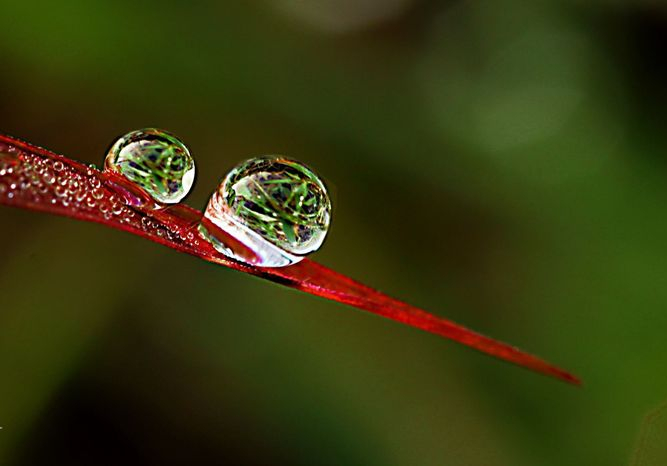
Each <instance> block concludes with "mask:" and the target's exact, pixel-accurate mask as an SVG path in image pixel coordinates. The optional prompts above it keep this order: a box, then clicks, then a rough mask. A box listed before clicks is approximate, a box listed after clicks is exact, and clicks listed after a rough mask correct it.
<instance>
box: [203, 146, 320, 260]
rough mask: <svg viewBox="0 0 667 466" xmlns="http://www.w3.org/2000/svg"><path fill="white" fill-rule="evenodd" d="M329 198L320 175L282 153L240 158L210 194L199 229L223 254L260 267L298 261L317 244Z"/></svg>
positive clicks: (313, 249) (315, 247) (312, 250)
mask: <svg viewBox="0 0 667 466" xmlns="http://www.w3.org/2000/svg"><path fill="white" fill-rule="evenodd" d="M330 219H331V201H330V199H329V195H328V193H327V190H326V188H325V186H324V183H322V181H321V180H320V179H319V177H318V176H317V175H316V174H315V173H313V171H312V170H310V169H309V168H308V167H306V166H305V165H303V164H301V163H299V162H295V161H293V160H289V159H285V158H283V157H263V158H256V159H251V160H247V161H245V162H243V163H242V164H240V165H238V166H237V167H236V168H234V169H233V170H232V171H231V172H229V174H228V175H227V176H226V177H225V179H224V180H223V182H222V184H221V185H220V186H219V187H218V189H217V190H216V191H215V192H214V193H213V195H212V196H211V199H210V201H209V203H208V206H207V208H206V211H205V212H204V218H203V220H202V223H201V225H200V227H199V231H200V233H201V234H202V236H203V237H204V238H205V239H207V240H208V241H210V242H211V244H213V246H214V247H215V248H216V249H217V250H218V251H220V252H222V253H223V254H226V255H228V256H230V257H233V258H234V259H237V260H240V261H243V262H247V263H251V264H254V265H259V266H262V267H284V266H287V265H291V264H294V263H296V262H299V261H300V260H301V259H303V258H304V256H305V255H307V254H309V253H311V252H314V251H316V250H317V249H319V247H320V246H321V245H322V242H323V241H324V238H325V236H326V234H327V230H328V229H329V221H330Z"/></svg>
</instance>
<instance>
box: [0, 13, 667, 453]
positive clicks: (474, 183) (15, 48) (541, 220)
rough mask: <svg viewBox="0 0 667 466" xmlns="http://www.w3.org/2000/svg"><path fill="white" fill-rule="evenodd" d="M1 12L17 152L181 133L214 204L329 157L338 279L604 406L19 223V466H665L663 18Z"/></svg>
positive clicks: (220, 277) (19, 219)
mask: <svg viewBox="0 0 667 466" xmlns="http://www.w3.org/2000/svg"><path fill="white" fill-rule="evenodd" d="M0 6H1V13H0V14H1V17H2V25H1V26H0V131H2V132H4V133H7V134H12V135H14V136H17V137H21V138H23V139H26V140H28V141H30V142H33V143H35V144H39V145H42V146H45V147H47V148H50V149H52V150H54V151H56V152H60V153H64V154H66V155H68V156H70V157H72V158H76V159H79V160H83V161H85V162H89V163H98V164H99V163H100V162H101V160H102V159H103V157H104V153H105V151H106V149H107V147H108V146H109V145H110V144H111V142H112V141H113V140H114V138H115V137H117V136H118V135H120V134H123V133H125V132H127V131H129V130H132V129H137V128H142V127H149V126H155V127H162V128H165V129H168V130H170V131H172V132H174V133H175V134H177V135H179V136H180V137H181V138H182V139H183V140H184V141H185V142H186V143H187V144H188V145H189V147H190V148H191V150H192V152H193V154H194V155H195V157H196V160H197V164H198V180H197V184H196V186H195V189H194V192H193V193H192V194H191V196H190V197H189V198H188V200H187V202H188V203H189V204H190V205H192V206H196V207H199V208H203V207H204V205H205V204H206V201H207V199H208V196H209V194H210V192H211V191H212V190H213V189H214V187H215V186H216V184H217V183H218V181H219V179H220V178H221V177H222V176H224V174H225V173H226V172H227V170H229V169H230V168H231V167H232V166H233V165H234V164H236V163H237V162H239V161H240V160H242V159H245V158H247V157H251V156H254V155H260V154H270V153H283V154H287V155H289V156H291V157H294V158H297V159H300V160H303V161H304V162H306V163H308V164H310V165H311V166H313V167H315V168H316V170H317V171H319V172H320V173H321V174H322V175H323V176H324V178H325V179H326V180H327V182H328V183H329V186H330V187H331V188H332V191H333V196H334V203H335V211H334V221H333V226H332V229H331V231H330V236H329V239H328V240H327V243H326V244H325V247H324V248H323V249H322V250H321V251H320V252H319V253H318V254H317V256H316V259H317V260H318V261H320V262H322V263H324V264H326V265H328V266H331V267H333V268H334V269H337V270H339V271H341V272H343V273H346V274H349V275H351V276H353V277H355V278H357V279H359V280H362V281H364V282H366V283H368V284H370V285H372V286H375V287H377V288H379V289H381V290H384V291H386V292H389V293H390V294H392V295H394V296H397V297H399V298H402V299H404V300H406V301H409V302H411V303H414V304H417V305H420V306H422V307H424V308H425V309H428V310H431V311H433V312H435V313H438V314H440V315H442V316H446V317H450V318H453V319H454V320H457V321H459V322H461V323H464V324H467V325H469V326H471V327H473V328H475V329H477V330H480V331H483V332H485V333H487V334H490V335H491V336H494V337H497V338H500V339H503V340H506V341H509V342H512V343H514V344H517V345H518V346H520V347H522V348H525V349H528V350H530V351H532V352H535V353H537V354H539V355H542V356H544V357H546V358H547V359H549V360H551V361H553V362H555V363H558V364H561V365H562V366H564V367H566V368H568V369H571V370H572V371H574V372H575V373H577V374H578V375H580V376H581V377H582V378H583V379H584V382H585V386H584V388H582V389H577V388H573V387H571V386H567V385H565V384H562V383H559V382H557V381H554V380H551V379H547V378H545V377H542V376H538V375H535V374H532V373H530V372H528V371H525V370H521V369H518V368H515V367H512V366H509V365H507V364H504V363H500V362H498V361H496V360H493V359H491V358H489V357H486V356H483V355H480V354H478V353H476V352H474V351H471V350H468V349H466V348H463V347H460V346H458V345H455V344H452V343H450V342H447V341H444V340H441V339H439V338H437V337H434V336H431V335H428V334H426V333H423V332H420V331H417V330H414V329H410V328H407V327H404V326H401V325H399V324H396V323H393V322H390V321H386V320H384V319H381V318H377V317H374V316H370V315H368V314H364V313H361V312H358V311H356V310H354V309H352V308H349V307H345V306H343V305H340V304H337V303H332V302H328V301H324V300H321V299H317V298H314V297H312V296H308V295H304V294H300V293H297V292H294V291H291V290H287V289H285V288H281V287H280V286H277V285H273V284H270V283H266V282H263V281H260V280H258V279H254V278H251V277H249V276H245V275H243V274H240V273H237V272H234V271H231V270H227V269H223V268H220V267H215V266H212V265H210V264H207V263H204V262H203V261H200V260H197V259H195V258H192V257H188V256H186V255H182V254H178V253H176V252H174V251H172V250H169V249H167V248H163V247H161V246H159V245H156V244H153V243H150V242H147V241H145V240H143V239H141V238H137V237H133V236H131V235H127V234H124V233H120V232H117V231H113V230H110V229H108V228H105V227H102V226H99V225H93V224H86V223H81V222H76V221H73V220H68V219H62V218H57V217H51V216H47V215H41V214H37V213H33V212H24V211H20V210H15V209H10V208H6V207H2V208H0V225H1V228H0V244H2V247H1V248H0V426H2V429H1V430H0V464H2V465H9V466H11V465H37V464H54V465H55V464H68V465H91V464H95V465H102V466H103V465H117V464H124V465H167V464H234V465H246V464H249V465H250V464H276V465H277V464H280V465H287V464H289V465H336V466H338V465H364V466H373V465H390V466H406V465H407V466H430V465H433V466H442V465H490V466H495V465H511V466H522V465H530V466H534V465H544V466H550V465H554V466H562V465H593V464H596V465H628V464H633V465H639V464H642V465H649V464H650V465H651V466H653V465H660V464H666V463H664V462H661V460H656V458H658V457H659V456H660V455H661V454H662V455H663V456H662V457H661V458H662V459H663V460H662V461H664V459H665V458H667V454H665V453H664V450H662V453H661V452H660V451H661V450H660V449H661V448H662V447H661V446H664V445H667V426H665V427H662V428H660V427H659V424H660V423H657V424H656V423H655V422H652V421H651V419H658V420H660V419H663V422H662V424H663V425H664V424H667V423H665V422H664V418H665V416H667V413H665V411H667V409H663V410H662V411H660V410H659V409H658V411H655V410H656V407H658V406H660V405H661V403H662V402H664V400H666V399H667V375H666V374H665V367H666V365H667V338H665V331H666V329H667V309H666V307H665V303H666V302H667V245H666V242H665V239H666V238H667V215H665V212H666V210H665V205H666V201H667V161H666V158H665V155H666V154H667V152H666V149H667V138H666V133H665V130H666V123H667V118H666V116H667V115H666V113H667V111H666V109H667V91H666V86H665V83H666V82H667V56H666V54H665V44H666V43H667V9H666V8H665V3H664V2H662V1H660V0H655V1H649V0H644V1H641V0H640V1H636V0H633V1H630V0H590V1H586V0H581V1H577V0H565V1H553V2H548V1H539V0H538V1H532V2H524V1H519V0H495V1H491V0H488V1H463V0H452V1H433V0H311V1H299V0H263V1H254V2H213V1H202V2H190V3H186V2H175V1H160V2H157V1H147V0H139V1H128V0H114V1H110V0H106V1H96V2H86V1H81V0H79V1H72V2H15V1H14V2H12V1H2V2H1V3H0ZM651 412H653V413H654V415H653V416H650V415H649V413H651ZM661 412H662V414H663V416H662V418H661V415H660V413H661ZM655 413H658V415H656V414H655ZM647 415H649V417H648V418H647V417H646V416H647ZM645 419H648V421H646V420H645ZM647 423H648V424H650V425H648V424H647ZM647 425H648V427H647ZM651 426H653V427H651ZM656 426H657V427H656ZM642 432H650V435H649V436H648V438H643V437H642ZM637 448H644V449H649V450H650V452H649V453H646V452H644V453H637V451H636V450H637Z"/></svg>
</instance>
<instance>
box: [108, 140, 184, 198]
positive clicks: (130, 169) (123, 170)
mask: <svg viewBox="0 0 667 466" xmlns="http://www.w3.org/2000/svg"><path fill="white" fill-rule="evenodd" d="M104 166H105V169H106V170H111V171H114V172H116V173H119V174H120V175H122V176H123V177H125V178H126V179H128V180H129V181H131V182H132V183H134V184H135V185H137V186H139V187H140V188H141V189H143V191H145V192H146V193H147V194H148V195H150V197H151V198H152V199H154V200H155V201H156V202H158V203H161V204H175V203H178V202H180V201H181V200H182V199H183V198H184V197H185V196H186V195H187V194H188V193H189V192H190V189H191V188H192V184H193V183H194V179H195V162H194V159H193V158H192V156H191V155H190V152H189V151H188V148H187V147H186V146H185V144H183V143H182V142H181V141H180V140H179V139H178V138H176V137H175V136H173V135H171V134H169V133H167V132H166V131H162V130H159V129H153V128H148V129H142V130H138V131H132V132H130V133H128V134H126V135H125V136H123V137H121V138H120V139H118V140H117V141H116V142H115V143H114V145H113V146H112V147H111V149H109V153H108V154H107V156H106V159H105V163H104Z"/></svg>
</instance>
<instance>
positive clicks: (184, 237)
mask: <svg viewBox="0 0 667 466" xmlns="http://www.w3.org/2000/svg"><path fill="white" fill-rule="evenodd" d="M147 202H148V198H147V197H146V195H145V194H143V193H142V192H141V191H140V190H137V189H135V188H133V185H131V184H129V183H127V182H126V181H125V180H124V179H122V178H121V177H119V176H118V175H115V174H112V173H109V172H101V171H99V170H97V169H95V168H92V167H87V166H85V165H83V164H81V163H79V162H76V161H74V160H70V159H67V158H65V157H63V156H60V155H57V154H54V153H52V152H49V151H47V150H45V149H42V148H40V147H36V146H34V145H32V144H29V143H26V142H23V141H19V140H17V139H14V138H10V137H7V136H2V135H0V204H6V205H10V206H15V207H21V208H25V209H31V210H37V211H43V212H49V213H53V214H58V215H64V216H67V217H72V218H76V219H79V220H87V221H91V222H97V223H101V224H104V225H107V226H109V227H112V228H117V229H119V230H124V231H127V232H129V233H133V234H135V235H139V236H142V237H144V238H147V239H150V240H152V241H155V242H157V243H160V244H163V245H165V246H168V247H170V248H172V249H176V250H177V251H181V252H186V253H188V254H192V255H194V256H197V257H201V258H202V259H205V260H207V261H210V262H214V263H217V264H220V265H224V266H226V267H230V268H232V269H235V270H239V271H241V272H246V273H249V274H252V275H256V276H259V277H262V278H266V279H268V280H271V281H273V282H276V283H281V284H283V285H285V286H289V287H292V288H296V289H298V290H301V291H305V292H307V293H310V294H313V295H316V296H321V297H323V298H327V299H331V300H333V301H338V302H341V303H346V304H349V305H351V306H354V307H357V308H359V309H363V310H366V311H369V312H372V313H374V314H378V315H381V316H384V317H387V318H389V319H393V320H396V321H398V322H402V323H404V324H407V325H410V326H412V327H416V328H420V329H422V330H426V331H427V332H431V333H434V334H436V335H440V336H443V337H445V338H449V339H451V340H454V341H457V342H459V343H461V344H464V345H466V346H469V347H471V348H474V349H476V350H479V351H482V352H484V353H487V354H490V355H492V356H495V357H497V358H500V359H503V360H505V361H509V362H512V363H514V364H517V365H519V366H523V367H526V368H528V369H531V370H533V371H536V372H540V373H542V374H546V375H549V376H552V377H555V378H558V379H561V380H564V381H566V382H570V383H573V384H579V383H580V382H579V379H577V378H576V377H575V376H573V375H571V374H569V373H568V372H566V371H564V370H562V369H560V368H558V367H555V366H553V365H551V364H549V363H547V362H546V361H544V360H542V359H540V358H537V357H535V356H532V355H530V354H527V353H525V352H523V351H521V350H519V349H517V348H515V347H513V346H510V345H507V344H505V343H502V342H499V341H495V340H492V339H490V338H488V337H485V336H483V335H480V334H478V333H476V332H473V331H471V330H469V329H467V328H465V327H462V326H460V325H458V324H455V323H453V322H451V321H449V320H446V319H443V318H440V317H436V316H434V315H432V314H429V313H427V312H425V311H423V310H421V309H418V308H416V307H413V306H411V305H409V304H406V303H403V302H401V301H398V300H396V299H394V298H391V297H389V296H387V295H385V294H383V293H381V292H379V291H376V290H374V289H372V288H370V287H368V286H366V285H363V284H361V283H359V282H356V281H354V280H352V279H350V278H348V277H346V276H344V275H341V274H339V273H337V272H335V271H333V270H331V269H328V268H326V267H324V266H322V265H320V264H317V263H316V262H313V261H310V260H308V259H305V260H303V261H301V262H300V263H298V264H296V265H292V266H290V267H283V268H262V267H254V266H250V265H246V264H243V263H240V262H237V261H235V260H232V259H229V258H228V257H227V256H225V255H224V254H222V253H220V252H218V251H217V250H215V249H214V248H213V247H212V246H211V245H210V244H209V243H208V242H207V241H205V240H203V239H201V238H200V237H199V235H198V233H197V226H198V225H199V222H200V220H201V218H202V213H201V212H200V211H198V210H195V209H192V208H190V207H188V206H185V205H176V206H172V207H168V208H165V209H157V210H155V209H152V208H150V207H144V206H145V205H146V203H147ZM228 240H229V241H232V242H233V241H235V240H234V238H231V237H230V238H228Z"/></svg>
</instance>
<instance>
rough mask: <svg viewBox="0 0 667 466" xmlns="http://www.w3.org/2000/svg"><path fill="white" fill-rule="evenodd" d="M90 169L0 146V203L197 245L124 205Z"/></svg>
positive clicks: (190, 234)
mask: <svg viewBox="0 0 667 466" xmlns="http://www.w3.org/2000/svg"><path fill="white" fill-rule="evenodd" d="M99 175H100V172H99V171H98V170H97V169H96V168H94V167H93V166H90V167H87V168H85V167H84V168H83V169H81V168H78V167H74V166H71V165H69V164H67V163H65V162H63V161H62V160H58V159H53V158H49V157H45V156H41V155H37V154H33V153H30V152H26V151H22V150H20V149H17V148H16V147H14V146H11V145H7V144H4V143H1V142H0V201H2V202H3V203H5V204H10V205H11V204H16V205H26V204H27V205H31V206H34V207H35V208H40V207H43V208H48V210H51V211H53V210H55V211H58V210H59V211H62V212H64V213H72V214H79V215H85V216H88V217H91V218H98V219H100V220H102V219H103V220H106V221H115V222H118V223H120V224H122V225H124V226H126V227H128V228H133V229H137V230H141V231H144V232H146V233H147V234H149V235H152V236H157V237H159V238H164V239H166V240H169V241H172V242H177V243H191V244H192V243H194V244H195V245H196V244H198V240H197V239H196V236H195V234H194V233H193V232H192V231H190V230H189V229H183V230H179V229H178V228H177V227H172V226H169V225H164V224H162V223H161V222H159V221H157V220H155V219H153V218H151V217H149V216H147V215H146V214H144V213H142V212H141V211H138V210H135V209H132V208H131V207H128V206H127V205H125V203H124V200H123V199H122V196H121V195H120V194H118V193H116V192H114V191H113V190H111V189H110V188H108V187H107V186H105V185H104V184H103V183H102V181H101V179H100V177H99Z"/></svg>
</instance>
